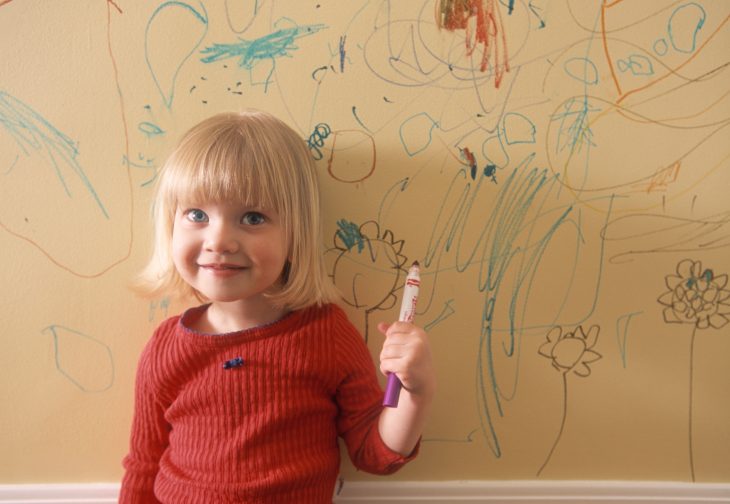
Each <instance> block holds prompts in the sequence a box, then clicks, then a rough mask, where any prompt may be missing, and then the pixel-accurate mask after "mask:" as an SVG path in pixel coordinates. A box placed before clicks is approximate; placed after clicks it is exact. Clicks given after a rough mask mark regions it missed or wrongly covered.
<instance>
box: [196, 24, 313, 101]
mask: <svg viewBox="0 0 730 504" xmlns="http://www.w3.org/2000/svg"><path fill="white" fill-rule="evenodd" d="M280 23H281V24H291V25H293V26H289V27H286V28H280V29H278V30H276V31H275V32H273V33H270V34H268V35H264V36H263V37H260V38H257V39H254V40H243V39H240V41H239V42H235V43H232V44H213V45H212V46H209V47H206V48H205V49H203V50H202V51H200V52H201V54H206V55H207V56H205V57H204V58H201V60H200V61H202V62H203V63H213V62H216V61H221V60H226V59H231V58H237V59H238V65H239V66H240V67H241V68H246V69H248V70H252V69H253V67H254V66H256V65H257V64H258V63H259V62H260V61H262V60H271V61H272V62H275V60H276V58H281V57H284V56H288V57H291V52H292V51H294V50H296V49H298V47H297V46H296V44H294V41H295V40H297V39H300V38H302V37H307V36H309V35H313V34H315V33H317V32H318V31H320V30H323V29H324V28H326V25H323V24H313V25H303V26H299V25H297V24H296V23H294V22H293V21H291V20H290V19H287V18H282V19H280V20H279V21H277V22H276V23H275V25H274V26H275V27H277V26H278V25H279V24H280ZM275 66H276V65H275V64H274V65H272V69H271V72H269V75H268V76H267V78H266V80H265V87H266V88H268V85H269V82H270V79H271V75H272V74H273V72H274V68H275Z"/></svg>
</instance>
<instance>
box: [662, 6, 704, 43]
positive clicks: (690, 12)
mask: <svg viewBox="0 0 730 504" xmlns="http://www.w3.org/2000/svg"><path fill="white" fill-rule="evenodd" d="M695 16H696V17H695ZM675 18H676V19H675ZM682 18H684V19H682ZM705 19H707V14H706V13H705V9H703V8H702V6H701V5H700V4H698V3H695V2H690V3H686V4H684V5H680V6H679V7H677V8H676V9H675V10H674V12H672V15H671V16H670V17H669V22H668V23H667V33H669V40H670V41H671V42H672V47H674V49H675V50H676V51H679V52H681V53H687V54H689V53H692V52H694V50H695V48H696V47H697V32H699V31H700V30H701V29H702V27H703V26H704V25H705ZM683 22H685V23H690V24H692V26H691V28H690V30H689V31H680V30H679V29H678V28H685V27H684V26H679V25H680V24H681V23H683Z"/></svg>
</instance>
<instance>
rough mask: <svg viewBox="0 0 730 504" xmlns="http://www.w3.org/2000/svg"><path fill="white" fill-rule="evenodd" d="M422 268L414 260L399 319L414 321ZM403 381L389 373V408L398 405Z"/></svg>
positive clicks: (385, 402)
mask: <svg viewBox="0 0 730 504" xmlns="http://www.w3.org/2000/svg"><path fill="white" fill-rule="evenodd" d="M420 272H421V268H420V265H419V264H418V261H413V264H412V265H411V267H410V269H409V270H408V276H407V277H406V285H405V287H404V288H403V300H402V301H401V305H400V316H399V317H398V320H399V321H401V322H413V317H415V316H416V303H417V302H418V288H419V287H420V285H421V277H420ZM400 388H401V382H400V380H399V379H398V377H397V376H396V375H395V374H394V373H390V374H389V375H388V383H387V384H386V385H385V398H384V399H383V406H388V407H389V408H397V407H398V397H399V396H400Z"/></svg>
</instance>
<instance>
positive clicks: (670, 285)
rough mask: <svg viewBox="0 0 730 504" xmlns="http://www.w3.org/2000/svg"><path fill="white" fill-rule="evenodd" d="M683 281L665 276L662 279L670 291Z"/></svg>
mask: <svg viewBox="0 0 730 504" xmlns="http://www.w3.org/2000/svg"><path fill="white" fill-rule="evenodd" d="M683 280H684V279H683V278H682V277H681V276H674V275H667V276H666V278H664V283H665V284H666V285H667V288H669V290H670V291H673V290H674V289H675V288H676V287H677V286H678V285H679V284H681V283H682V281H683Z"/></svg>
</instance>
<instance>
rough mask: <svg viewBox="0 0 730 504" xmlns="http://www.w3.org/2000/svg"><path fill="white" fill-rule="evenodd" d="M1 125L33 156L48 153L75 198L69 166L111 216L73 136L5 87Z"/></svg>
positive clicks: (1, 98) (1, 96)
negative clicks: (68, 181)
mask: <svg viewBox="0 0 730 504" xmlns="http://www.w3.org/2000/svg"><path fill="white" fill-rule="evenodd" d="M0 125H1V126H2V127H3V128H5V130H6V131H7V132H8V133H10V136H12V137H13V138H14V139H15V142H16V143H17V144H18V147H19V148H20V149H21V150H22V151H23V153H24V154H25V155H26V156H30V155H31V153H33V152H36V153H38V154H41V155H45V156H48V160H49V162H50V164H51V165H52V166H53V168H54V169H55V171H56V176H57V177H58V180H59V181H60V182H61V185H62V186H63V190H64V191H65V193H66V195H67V196H68V197H69V198H72V197H73V195H72V194H71V190H70V189H69V187H68V185H67V184H66V178H65V177H64V175H63V173H62V169H63V168H64V167H65V168H67V169H68V168H70V169H71V171H72V172H73V173H74V174H75V175H76V176H77V177H78V178H79V180H80V181H81V183H82V184H83V185H84V186H85V187H86V190H87V191H88V192H89V194H90V195H91V196H92V198H94V201H95V202H96V205H97V206H98V207H99V210H101V213H102V214H104V217H106V218H107V219H108V218H109V213H108V212H107V211H106V208H104V205H103V204H102V202H101V200H100V199H99V196H98V195H97V194H96V191H95V190H94V187H93V186H92V184H91V181H90V180H89V178H88V177H87V176H86V173H84V170H83V168H81V165H79V162H78V160H77V159H76V158H77V157H78V155H79V149H78V145H77V144H75V143H74V142H73V140H71V139H70V138H69V137H68V136H66V135H65V134H63V133H62V132H61V131H59V130H58V129H57V128H56V127H55V126H54V125H52V124H51V123H49V122H48V121H47V120H46V119H45V118H43V117H42V116H41V115H40V114H39V113H38V112H36V111H35V110H33V109H32V108H31V107H30V106H29V105H27V104H25V103H23V102H22V101H20V100H18V99H17V98H15V97H14V96H11V95H9V94H8V93H6V92H4V91H0ZM13 164H15V163H13Z"/></svg>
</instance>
